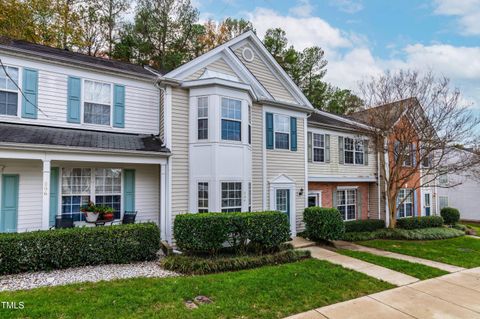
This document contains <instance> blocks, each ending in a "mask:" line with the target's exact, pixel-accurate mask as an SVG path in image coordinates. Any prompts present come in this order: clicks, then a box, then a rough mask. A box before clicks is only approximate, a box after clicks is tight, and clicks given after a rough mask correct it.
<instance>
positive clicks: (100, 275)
mask: <svg viewBox="0 0 480 319" xmlns="http://www.w3.org/2000/svg"><path fill="white" fill-rule="evenodd" d="M174 276H179V274H177V273H175V272H173V271H168V270H165V269H163V268H162V267H160V266H159V264H158V261H149V262H140V263H133V264H123V265H120V264H118V265H117V264H114V265H100V266H86V267H78V268H70V269H62V270H54V271H48V272H47V271H40V272H30V273H22V274H16V275H7V276H0V291H12V290H24V289H33V288H38V287H45V286H59V285H67V284H72V283H78V282H97V281H102V280H107V281H108V280H114V279H124V278H134V277H149V278H165V277H174Z"/></svg>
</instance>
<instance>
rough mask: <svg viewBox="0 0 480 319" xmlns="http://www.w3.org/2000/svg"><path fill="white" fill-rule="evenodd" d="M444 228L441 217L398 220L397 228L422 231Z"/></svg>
mask: <svg viewBox="0 0 480 319" xmlns="http://www.w3.org/2000/svg"><path fill="white" fill-rule="evenodd" d="M442 226H443V218H442V217H441V216H421V217H408V218H399V219H397V227H398V228H402V229H422V228H433V227H442Z"/></svg>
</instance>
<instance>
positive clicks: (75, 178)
mask: <svg viewBox="0 0 480 319" xmlns="http://www.w3.org/2000/svg"><path fill="white" fill-rule="evenodd" d="M121 174H122V170H121V169H114V168H97V169H91V168H63V169H62V214H66V215H69V216H71V217H73V219H74V221H83V220H84V216H83V214H82V213H81V212H80V208H81V207H82V206H85V205H87V204H88V202H89V201H90V200H91V199H95V200H94V202H95V204H97V205H104V206H108V207H112V208H113V210H114V216H115V218H116V219H119V218H120V215H121V202H122V177H121Z"/></svg>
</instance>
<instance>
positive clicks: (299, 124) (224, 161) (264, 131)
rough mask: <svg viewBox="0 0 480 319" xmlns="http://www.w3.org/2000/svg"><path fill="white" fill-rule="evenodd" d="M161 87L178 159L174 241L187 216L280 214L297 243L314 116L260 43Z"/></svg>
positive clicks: (174, 74)
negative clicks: (178, 217)
mask: <svg viewBox="0 0 480 319" xmlns="http://www.w3.org/2000/svg"><path fill="white" fill-rule="evenodd" d="M160 85H161V87H162V90H163V95H164V97H165V99H164V112H163V113H162V114H163V115H162V118H161V123H162V125H163V126H164V127H165V130H164V132H163V134H164V135H165V143H166V147H167V148H168V149H170V150H171V151H172V156H171V158H170V159H169V171H168V176H167V180H168V181H169V185H168V187H169V189H170V192H169V198H168V200H167V202H168V209H167V212H168V216H167V220H166V223H167V226H166V232H167V234H166V235H167V236H166V237H167V238H168V239H169V240H171V238H172V233H171V231H172V222H173V220H174V218H175V216H176V215H177V214H181V213H186V212H207V211H210V212H220V211H222V212H231V211H261V210H279V211H283V212H285V213H286V214H288V216H289V220H290V225H291V232H292V234H293V235H295V234H296V232H297V231H300V230H302V229H303V224H302V217H303V210H304V208H305V205H306V200H307V189H308V184H307V168H306V161H307V154H306V139H305V136H306V128H307V116H308V114H309V113H311V112H312V110H313V108H312V106H311V104H310V103H309V101H308V100H307V98H306V97H305V96H304V95H303V93H302V92H301V90H300V89H299V88H298V87H297V86H296V85H295V84H294V83H293V81H292V80H291V79H290V78H289V77H288V75H287V74H286V73H285V71H284V70H283V69H282V68H281V67H280V66H279V65H278V63H277V62H276V61H275V59H274V58H273V57H272V56H271V55H270V53H269V52H268V51H267V50H266V49H265V47H264V46H263V44H262V43H261V41H260V40H259V39H258V38H257V36H256V35H255V34H254V33H253V32H251V31H250V32H247V33H244V34H242V35H240V36H239V37H236V38H234V39H233V40H231V41H228V42H227V43H225V44H223V45H221V46H219V47H217V48H215V49H213V50H212V51H210V52H208V53H206V54H204V55H202V56H200V57H198V58H196V59H194V60H192V61H190V62H188V63H186V64H185V65H182V66H180V67H179V68H177V69H175V70H173V71H171V72H169V73H167V74H165V75H164V76H163V77H162V79H161V80H160ZM170 137H171V138H170Z"/></svg>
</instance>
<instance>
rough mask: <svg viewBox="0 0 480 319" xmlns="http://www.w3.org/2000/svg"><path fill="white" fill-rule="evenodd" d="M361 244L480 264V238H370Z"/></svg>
mask: <svg viewBox="0 0 480 319" xmlns="http://www.w3.org/2000/svg"><path fill="white" fill-rule="evenodd" d="M359 244H360V245H364V246H368V247H373V248H378V249H383V250H388V251H392V252H396V253H400V254H405V255H410V256H415V257H420V258H425V259H430V260H435V261H439V262H443V263H446V264H451V265H455V266H460V267H466V268H473V267H479V266H480V240H478V239H475V238H469V237H465V236H464V237H457V238H451V239H443V240H425V241H421V240H380V239H378V240H369V241H362V242H359Z"/></svg>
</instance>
